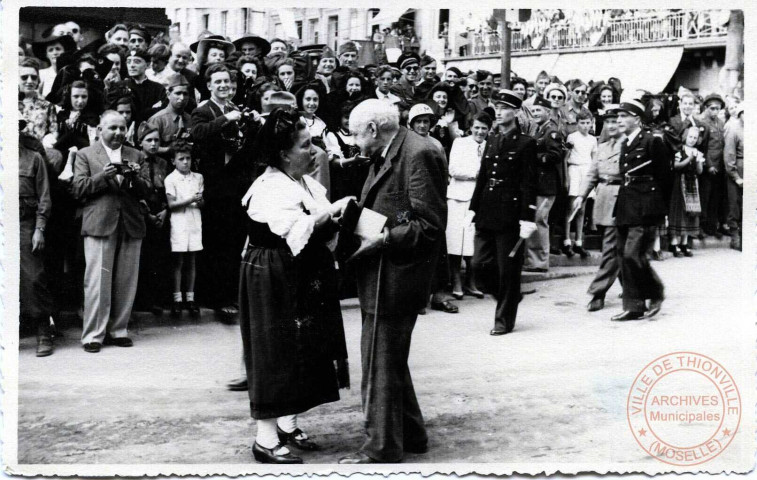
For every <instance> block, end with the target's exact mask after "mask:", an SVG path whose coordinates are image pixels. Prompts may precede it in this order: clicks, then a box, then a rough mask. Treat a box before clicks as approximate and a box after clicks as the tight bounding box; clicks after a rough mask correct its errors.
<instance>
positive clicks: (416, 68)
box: [405, 67, 420, 72]
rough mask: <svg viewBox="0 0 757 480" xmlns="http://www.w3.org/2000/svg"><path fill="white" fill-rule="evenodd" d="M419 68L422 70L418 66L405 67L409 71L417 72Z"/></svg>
mask: <svg viewBox="0 0 757 480" xmlns="http://www.w3.org/2000/svg"><path fill="white" fill-rule="evenodd" d="M418 70H420V69H419V68H418V67H405V71H407V72H417V71H418Z"/></svg>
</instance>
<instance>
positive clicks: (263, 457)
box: [252, 442, 304, 464]
mask: <svg viewBox="0 0 757 480" xmlns="http://www.w3.org/2000/svg"><path fill="white" fill-rule="evenodd" d="M283 446H284V445H281V444H279V445H276V446H275V447H273V448H263V447H261V446H260V445H258V442H255V445H253V446H252V456H253V457H255V460H257V461H258V462H259V463H284V464H295V463H304V462H303V461H302V459H301V458H300V457H296V456H294V455H292V454H291V453H287V454H286V455H277V454H276V452H277V451H278V450H279V449H280V448H281V447H283Z"/></svg>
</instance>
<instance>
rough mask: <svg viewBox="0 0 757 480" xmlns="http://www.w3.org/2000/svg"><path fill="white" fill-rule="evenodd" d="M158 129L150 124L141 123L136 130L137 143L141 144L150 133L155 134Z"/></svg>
mask: <svg viewBox="0 0 757 480" xmlns="http://www.w3.org/2000/svg"><path fill="white" fill-rule="evenodd" d="M157 131H158V127H157V126H156V125H154V124H152V123H150V122H142V123H140V124H139V129H137V142H138V143H142V140H144V139H145V137H146V136H148V135H149V134H151V133H152V132H157Z"/></svg>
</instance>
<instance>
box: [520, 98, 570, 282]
mask: <svg viewBox="0 0 757 480" xmlns="http://www.w3.org/2000/svg"><path fill="white" fill-rule="evenodd" d="M551 108H552V107H551V104H550V102H549V100H547V99H546V98H544V97H542V96H541V95H538V96H536V98H534V101H533V104H532V106H531V113H532V115H533V118H534V122H535V123H536V124H537V125H538V127H537V128H536V135H535V137H534V138H535V139H536V206H537V210H536V214H535V216H534V223H536V234H534V235H533V236H531V237H530V238H529V239H528V240H527V241H526V259H525V266H524V270H526V271H527V272H546V271H547V270H549V212H550V210H551V209H552V206H553V205H554V204H555V197H556V196H557V194H558V193H559V190H560V186H561V185H562V183H563V182H562V166H563V156H564V155H563V152H564V149H563V143H564V140H565V139H564V138H563V136H562V135H561V134H560V132H559V128H558V125H557V121H556V120H555V119H554V117H552V115H551Z"/></svg>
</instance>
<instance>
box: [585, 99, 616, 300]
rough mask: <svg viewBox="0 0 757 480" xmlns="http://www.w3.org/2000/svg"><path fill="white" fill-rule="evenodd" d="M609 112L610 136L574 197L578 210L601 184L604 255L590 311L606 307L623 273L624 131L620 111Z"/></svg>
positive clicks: (598, 206) (597, 208)
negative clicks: (618, 224)
mask: <svg viewBox="0 0 757 480" xmlns="http://www.w3.org/2000/svg"><path fill="white" fill-rule="evenodd" d="M614 107H617V105H615V106H614ZM605 112H606V113H605V115H604V117H603V121H604V127H603V129H604V130H603V132H606V134H607V135H608V137H609V138H608V139H607V141H606V142H602V143H600V144H599V146H598V147H597V154H596V156H595V157H594V158H593V159H592V162H591V167H590V168H589V171H588V172H587V173H586V176H585V177H584V178H583V180H582V183H581V190H580V191H581V194H580V195H578V196H577V197H576V198H575V200H573V210H574V211H578V208H580V206H581V205H583V202H585V201H586V198H587V197H588V196H589V193H591V191H592V190H593V189H594V187H596V188H597V196H596V199H595V200H594V211H593V213H592V215H593V218H594V221H595V222H596V224H597V225H599V226H601V227H602V259H601V261H600V263H599V271H597V274H596V276H595V277H594V280H593V281H592V282H591V285H590V286H589V295H591V297H592V298H591V301H590V302H589V305H588V307H587V308H588V310H589V311H590V312H596V311H597V310H601V309H603V308H604V306H605V295H606V294H607V291H608V290H609V289H610V287H612V284H613V283H615V279H616V278H618V274H619V273H620V261H619V260H618V252H617V248H618V247H617V246H618V241H617V238H618V232H617V229H616V228H615V200H616V199H617V198H618V190H619V189H620V184H621V183H622V177H621V175H620V165H619V162H618V161H619V159H620V145H621V137H622V136H623V135H622V134H621V133H620V130H619V129H618V111H617V110H615V109H614V108H613V106H608V108H607V109H606V110H605Z"/></svg>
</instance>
